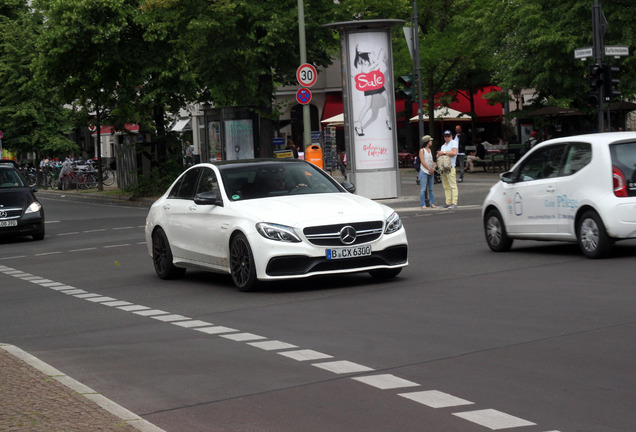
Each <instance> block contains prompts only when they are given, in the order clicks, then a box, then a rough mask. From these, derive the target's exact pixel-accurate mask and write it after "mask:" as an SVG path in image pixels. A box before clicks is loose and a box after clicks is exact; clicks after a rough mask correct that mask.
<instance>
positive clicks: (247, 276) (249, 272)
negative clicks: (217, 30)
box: [230, 233, 258, 291]
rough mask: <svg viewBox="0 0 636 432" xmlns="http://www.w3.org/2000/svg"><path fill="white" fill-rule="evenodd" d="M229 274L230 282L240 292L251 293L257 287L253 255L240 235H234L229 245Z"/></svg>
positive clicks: (245, 239) (245, 240) (243, 237)
mask: <svg viewBox="0 0 636 432" xmlns="http://www.w3.org/2000/svg"><path fill="white" fill-rule="evenodd" d="M230 273H231V274H232V281H233V282H234V285H236V287H237V288H238V289H239V290H240V291H253V290H254V289H256V286H257V283H258V281H257V279H256V266H255V264H254V255H252V249H251V248H250V245H249V243H248V241H247V238H245V236H244V235H243V234H241V233H239V234H236V236H234V238H233V239H232V242H231V244H230Z"/></svg>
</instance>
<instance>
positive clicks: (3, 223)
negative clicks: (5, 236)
mask: <svg viewBox="0 0 636 432" xmlns="http://www.w3.org/2000/svg"><path fill="white" fill-rule="evenodd" d="M14 226H18V221H17V220H8V221H0V228H5V227H14Z"/></svg>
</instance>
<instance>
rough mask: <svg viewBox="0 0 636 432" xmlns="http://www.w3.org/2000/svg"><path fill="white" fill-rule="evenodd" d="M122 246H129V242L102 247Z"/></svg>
mask: <svg viewBox="0 0 636 432" xmlns="http://www.w3.org/2000/svg"><path fill="white" fill-rule="evenodd" d="M123 246H130V243H123V244H116V245H109V246H104V249H110V248H116V247H123Z"/></svg>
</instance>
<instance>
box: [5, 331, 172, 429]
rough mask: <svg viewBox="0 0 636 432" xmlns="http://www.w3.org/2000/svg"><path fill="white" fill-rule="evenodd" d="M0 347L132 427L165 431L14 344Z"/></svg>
mask: <svg viewBox="0 0 636 432" xmlns="http://www.w3.org/2000/svg"><path fill="white" fill-rule="evenodd" d="M0 349H3V350H5V351H6V352H7V353H9V354H11V355H13V356H14V357H15V358H17V359H19V360H21V361H23V362H24V363H26V364H28V365H29V366H31V367H33V368H35V369H37V370H38V371H40V372H42V373H43V374H45V375H47V376H49V377H50V378H51V379H54V380H55V381H57V382H59V383H60V384H62V385H64V386H66V387H68V388H69V389H71V390H72V391H74V392H76V393H77V394H78V396H79V397H84V398H86V399H88V400H89V401H91V402H93V403H95V404H96V405H98V406H99V407H100V408H102V409H104V410H105V411H107V412H109V413H111V414H113V415H114V416H116V417H118V418H120V419H121V420H122V422H124V423H126V424H128V425H130V426H132V427H133V428H135V429H137V430H139V431H141V432H166V431H164V430H163V429H161V428H159V427H157V426H155V425H154V424H152V423H150V422H149V421H147V420H144V419H143V418H141V417H139V416H138V415H137V414H135V413H133V412H131V411H129V410H127V409H126V408H124V407H122V406H120V405H118V404H116V403H115V402H113V401H112V400H110V399H108V398H106V397H105V396H102V395H101V394H99V393H97V392H96V391H95V390H93V389H91V388H90V387H87V386H85V385H84V384H82V383H80V382H79V381H76V380H74V379H73V378H71V377H69V376H67V375H65V374H64V373H62V372H60V371H59V370H57V369H55V368H54V367H53V366H51V365H49V364H47V363H44V362H43V361H42V360H40V359H38V358H37V357H35V356H33V355H31V354H29V353H27V352H26V351H23V350H22V349H20V348H18V347H16V346H14V345H9V344H2V343H0Z"/></svg>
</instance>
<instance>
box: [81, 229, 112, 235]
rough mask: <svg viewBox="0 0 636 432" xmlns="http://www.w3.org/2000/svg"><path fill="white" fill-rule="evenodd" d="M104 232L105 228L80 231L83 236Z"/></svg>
mask: <svg viewBox="0 0 636 432" xmlns="http://www.w3.org/2000/svg"><path fill="white" fill-rule="evenodd" d="M104 231H106V228H100V229H92V230H86V231H82V232H83V233H84V234H90V233H96V232H104Z"/></svg>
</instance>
